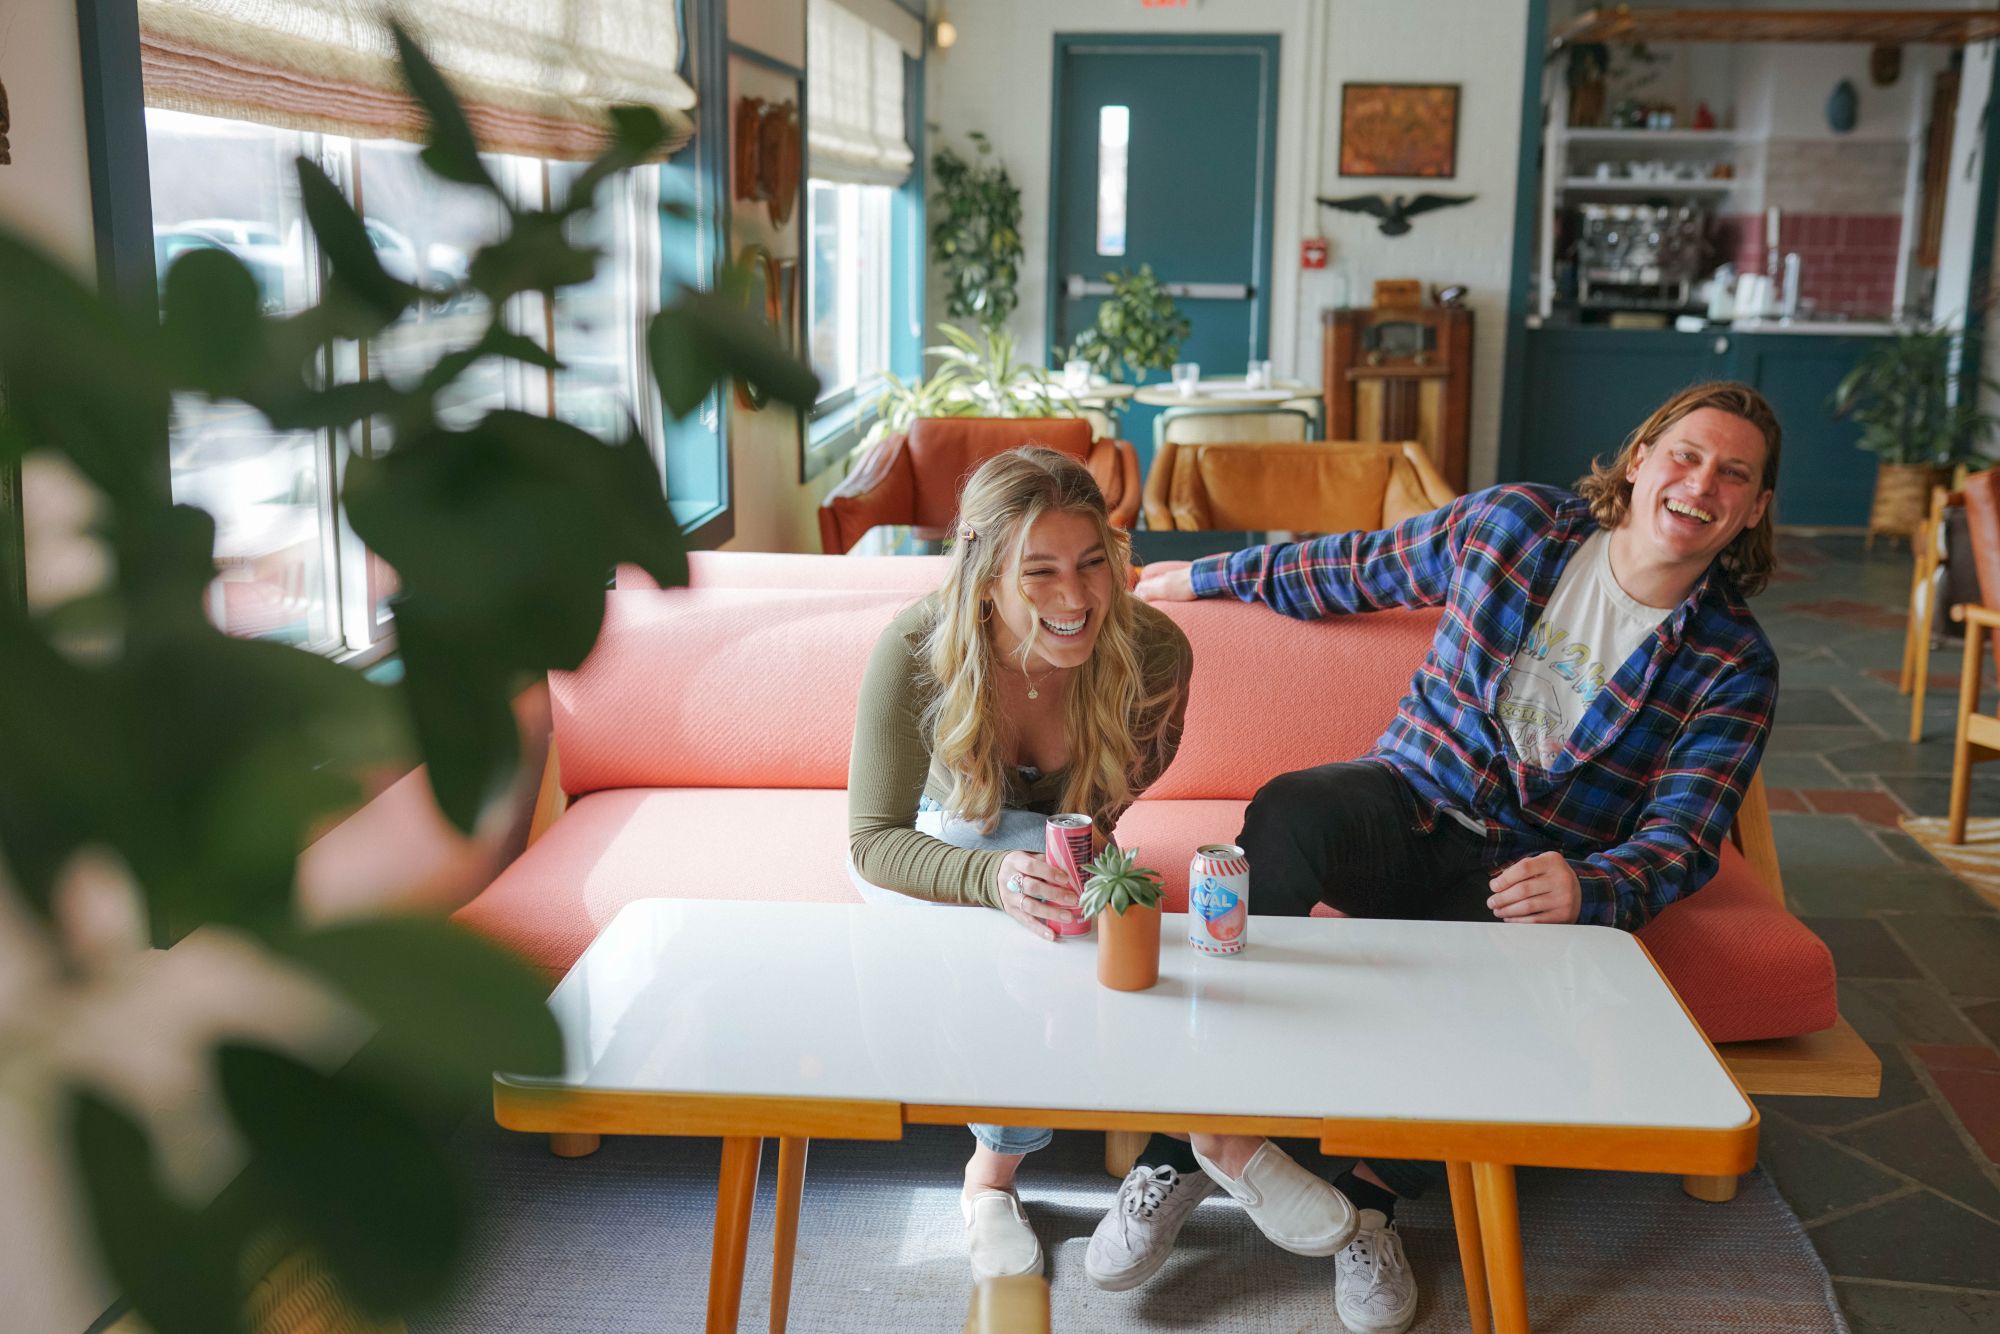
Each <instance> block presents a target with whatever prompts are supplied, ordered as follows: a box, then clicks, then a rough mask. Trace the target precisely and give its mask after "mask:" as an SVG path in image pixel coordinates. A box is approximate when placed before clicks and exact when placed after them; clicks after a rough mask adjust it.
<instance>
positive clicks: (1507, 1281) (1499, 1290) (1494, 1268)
mask: <svg viewBox="0 0 2000 1334" xmlns="http://www.w3.org/2000/svg"><path fill="white" fill-rule="evenodd" d="M1472 1174H1473V1179H1474V1181H1475V1183H1476V1184H1477V1188H1478V1194H1479V1235H1480V1241H1481V1243H1482V1245H1483V1246H1484V1247H1485V1250H1486V1282H1487V1284H1488V1286H1489V1287H1490V1288H1491V1290H1492V1294H1493V1325H1494V1329H1495V1331H1496V1334H1528V1289H1527V1285H1526V1280H1525V1278H1524V1277H1523V1276H1522V1273H1521V1215H1520V1212H1519V1207H1518V1206H1517V1204H1516V1203H1515V1198H1514V1169H1513V1168H1512V1167H1509V1166H1508V1165H1507V1164H1506V1163H1474V1164H1473V1165H1472Z"/></svg>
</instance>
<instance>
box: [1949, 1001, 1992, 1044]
mask: <svg viewBox="0 0 2000 1334" xmlns="http://www.w3.org/2000/svg"><path fill="white" fill-rule="evenodd" d="M1958 1012H1959V1013H1960V1014H1962V1015H1964V1016H1965V1017H1966V1018H1967V1019H1970V1020H1971V1021H1972V1026H1973V1027H1974V1028H1976V1029H1978V1030H1979V1031H1980V1032H1982V1033H1984V1034H1985V1035H1986V1040H1987V1041H1988V1042H1990V1043H1992V1044H1993V1045H1994V1046H1996V1047H2000V1001H1960V1002H1959V1003H1958Z"/></svg>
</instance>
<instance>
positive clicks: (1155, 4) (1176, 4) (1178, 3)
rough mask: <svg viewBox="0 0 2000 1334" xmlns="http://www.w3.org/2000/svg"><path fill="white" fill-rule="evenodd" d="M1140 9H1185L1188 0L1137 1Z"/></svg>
mask: <svg viewBox="0 0 2000 1334" xmlns="http://www.w3.org/2000/svg"><path fill="white" fill-rule="evenodd" d="M1139 6H1140V8H1142V9H1186V8H1187V7H1188V0H1139Z"/></svg>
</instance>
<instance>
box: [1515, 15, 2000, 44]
mask: <svg viewBox="0 0 2000 1334" xmlns="http://www.w3.org/2000/svg"><path fill="white" fill-rule="evenodd" d="M1996 37H2000V9H1922V10H1862V9H1847V10H1842V9H1780V10H1770V9H1766V10H1736V9H1631V8H1629V7H1627V6H1625V5H1614V6H1611V7H1608V8H1599V9H1591V10H1586V11H1585V12H1584V13H1582V14H1579V15H1577V16H1576V17H1575V18H1573V19H1571V20H1570V21H1569V22H1567V23H1565V24H1562V25H1561V26H1560V27H1558V28H1557V29H1556V30H1555V32H1554V33H1553V34H1552V35H1551V37H1550V46H1551V48H1552V49H1554V50H1558V51H1559V50H1561V49H1562V48H1564V47H1566V46H1574V45H1576V44H1578V43H1582V42H1865V43H1868V44H1870V45H1877V44H1882V43H1888V44H1891V45H1902V44H1907V43H1917V42H1938V43H1943V44H1946V45H1950V46H1962V45H1964V44H1966V43H1968V42H1983V41H1987V40H1990V39H1992V38H1996Z"/></svg>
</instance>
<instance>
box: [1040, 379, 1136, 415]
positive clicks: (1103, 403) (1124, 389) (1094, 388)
mask: <svg viewBox="0 0 2000 1334" xmlns="http://www.w3.org/2000/svg"><path fill="white" fill-rule="evenodd" d="M1136 392H1138V390H1137V387H1136V386H1134V385H1129V384H1113V383H1112V382H1111V381H1109V380H1093V381H1092V382H1091V385H1090V388H1088V389H1086V390H1084V391H1083V392H1082V393H1080V394H1079V393H1075V392H1072V391H1071V389H1070V388H1069V386H1068V385H1065V384H1064V383H1063V382H1062V377H1061V376H1052V377H1051V378H1050V380H1049V384H1048V395H1049V397H1050V398H1053V399H1056V400H1058V401H1067V402H1071V403H1075V404H1077V405H1078V406H1079V407H1086V408H1109V407H1111V406H1112V405H1114V404H1117V403H1123V402H1124V401H1125V400H1126V399H1128V398H1130V397H1132V395H1133V394H1134V393H1136ZM1141 401H1143V400H1141Z"/></svg>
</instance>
